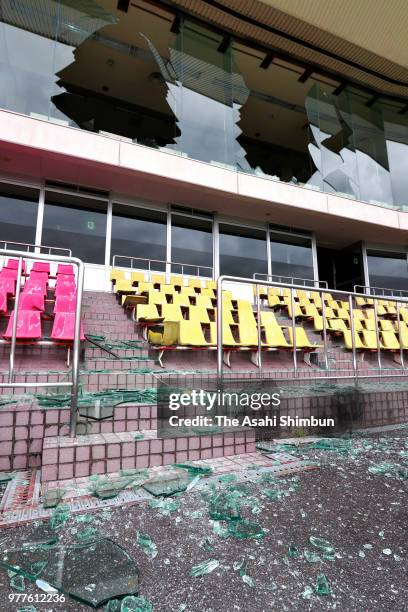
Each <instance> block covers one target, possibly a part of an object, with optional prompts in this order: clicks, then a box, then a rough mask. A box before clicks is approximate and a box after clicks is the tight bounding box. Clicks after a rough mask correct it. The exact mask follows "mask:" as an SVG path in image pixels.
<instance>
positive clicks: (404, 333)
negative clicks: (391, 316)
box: [400, 321, 408, 349]
mask: <svg viewBox="0 0 408 612" xmlns="http://www.w3.org/2000/svg"><path fill="white" fill-rule="evenodd" d="M400 342H401V346H402V348H403V349H408V326H407V324H406V323H404V322H402V321H401V323H400Z"/></svg>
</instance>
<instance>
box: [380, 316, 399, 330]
mask: <svg viewBox="0 0 408 612" xmlns="http://www.w3.org/2000/svg"><path fill="white" fill-rule="evenodd" d="M379 324H380V328H381V329H382V331H395V330H394V327H393V323H392V321H390V320H389V319H386V320H385V321H384V320H383V319H380V321H379Z"/></svg>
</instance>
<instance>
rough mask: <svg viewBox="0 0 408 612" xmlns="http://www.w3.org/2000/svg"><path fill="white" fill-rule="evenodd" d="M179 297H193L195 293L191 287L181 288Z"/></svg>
mask: <svg viewBox="0 0 408 612" xmlns="http://www.w3.org/2000/svg"><path fill="white" fill-rule="evenodd" d="M180 295H191V296H193V297H195V296H196V295H197V293H196V292H195V291H194V288H193V287H181V289H180Z"/></svg>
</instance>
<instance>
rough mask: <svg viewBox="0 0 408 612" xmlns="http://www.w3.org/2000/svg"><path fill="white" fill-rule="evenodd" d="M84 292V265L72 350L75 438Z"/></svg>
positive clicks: (72, 433) (72, 428) (79, 280)
mask: <svg viewBox="0 0 408 612" xmlns="http://www.w3.org/2000/svg"><path fill="white" fill-rule="evenodd" d="M83 290H84V264H83V262H82V261H81V262H79V264H78V278H77V300H76V312H75V333H74V346H73V350H72V389H71V418H70V436H71V437H72V438H73V437H75V435H76V425H77V417H78V391H79V351H80V345H81V314H82V313H81V310H82V294H83Z"/></svg>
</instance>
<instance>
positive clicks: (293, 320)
mask: <svg viewBox="0 0 408 612" xmlns="http://www.w3.org/2000/svg"><path fill="white" fill-rule="evenodd" d="M290 302H291V308H292V344H293V370H294V375H295V377H296V375H297V354H296V348H297V347H296V320H295V298H294V295H293V287H291V289H290Z"/></svg>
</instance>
